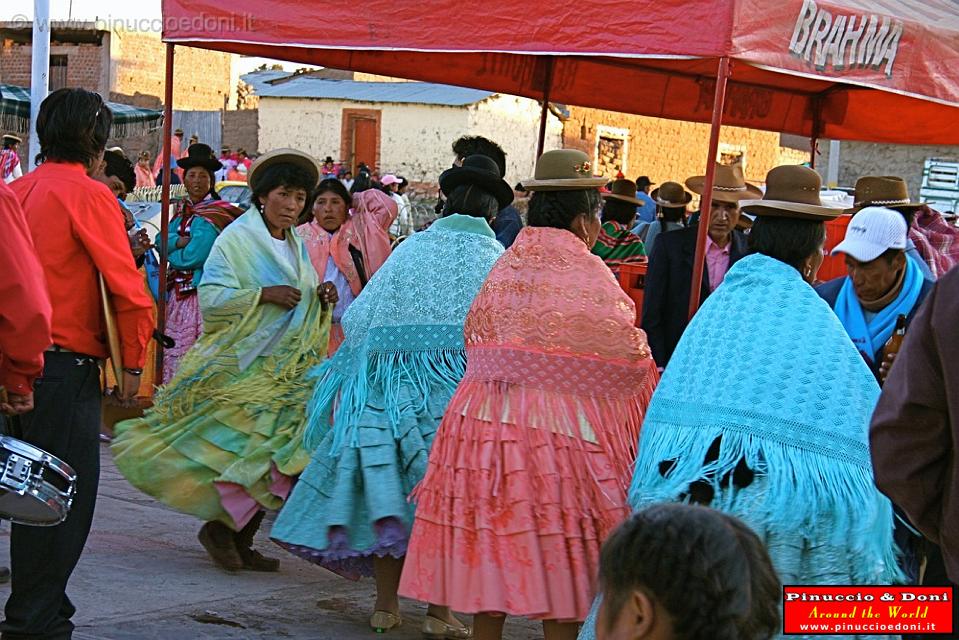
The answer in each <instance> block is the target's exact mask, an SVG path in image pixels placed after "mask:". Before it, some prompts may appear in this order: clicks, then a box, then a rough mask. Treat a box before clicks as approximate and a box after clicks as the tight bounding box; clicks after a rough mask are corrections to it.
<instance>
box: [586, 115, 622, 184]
mask: <svg viewBox="0 0 959 640" xmlns="http://www.w3.org/2000/svg"><path fill="white" fill-rule="evenodd" d="M628 152H629V129H618V128H615V127H607V126H606V125H599V126H597V127H596V151H595V154H594V160H595V163H596V166H595V167H594V169H593V173H594V174H596V175H598V176H604V177H606V178H609V179H610V180H615V179H616V175H617V174H618V173H619V172H621V171H622V172H623V173H625V172H626V168H627V165H628V161H629V160H628Z"/></svg>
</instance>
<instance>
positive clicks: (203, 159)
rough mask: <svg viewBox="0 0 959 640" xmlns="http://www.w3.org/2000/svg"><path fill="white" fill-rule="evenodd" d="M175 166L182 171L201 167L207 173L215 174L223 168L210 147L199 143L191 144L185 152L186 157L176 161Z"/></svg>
mask: <svg viewBox="0 0 959 640" xmlns="http://www.w3.org/2000/svg"><path fill="white" fill-rule="evenodd" d="M176 166H178V167H179V168H181V169H183V170H184V171H188V170H190V169H192V168H193V167H203V168H204V169H207V170H208V171H214V172H216V171H219V170H220V169H222V168H223V163H222V162H220V161H219V160H218V159H217V157H216V154H214V153H213V149H211V148H210V145H207V144H203V143H202V142H200V143H197V144H191V145H190V148H189V149H187V150H186V157H185V158H180V159H179V160H177V161H176Z"/></svg>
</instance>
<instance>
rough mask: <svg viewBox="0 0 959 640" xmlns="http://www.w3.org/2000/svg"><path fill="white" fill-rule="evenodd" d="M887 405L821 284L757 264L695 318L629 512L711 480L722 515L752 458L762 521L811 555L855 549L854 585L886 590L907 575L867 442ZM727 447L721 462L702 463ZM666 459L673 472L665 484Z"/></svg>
mask: <svg viewBox="0 0 959 640" xmlns="http://www.w3.org/2000/svg"><path fill="white" fill-rule="evenodd" d="M878 396H879V387H878V386H877V384H876V381H875V379H874V378H873V375H872V373H870V371H869V369H868V367H867V366H866V364H865V363H864V362H863V360H862V358H861V357H860V355H859V353H858V352H857V351H856V349H855V347H854V346H853V345H852V342H850V340H849V337H848V335H847V333H846V331H845V329H844V328H843V326H842V324H840V322H839V319H838V318H837V317H836V316H835V314H834V313H833V312H832V310H831V309H830V308H829V306H828V305H827V304H826V303H825V302H824V301H823V300H822V299H821V298H820V297H819V296H818V295H817V294H816V293H815V291H814V290H813V289H812V287H810V286H809V285H808V284H807V283H806V282H804V281H803V280H802V278H801V277H800V275H799V273H798V272H797V271H796V270H795V269H793V268H792V267H790V266H788V265H786V264H784V263H782V262H779V261H778V260H774V259H772V258H769V257H767V256H763V255H752V256H749V257H747V258H745V259H743V260H741V261H739V262H738V263H737V264H736V265H734V266H733V268H732V269H730V271H729V273H728V274H727V275H726V278H725V280H724V281H723V286H721V287H719V288H718V289H717V290H716V292H715V293H714V294H713V295H711V296H710V297H709V299H708V300H707V301H706V303H705V304H704V305H703V307H702V309H701V310H700V311H699V313H698V314H696V316H695V318H694V319H693V321H692V322H691V323H690V325H689V327H688V328H687V329H686V332H685V333H684V335H683V337H682V340H681V341H680V342H679V345H678V347H677V349H676V352H675V354H674V355H673V358H672V359H671V360H670V362H669V366H668V367H667V368H666V372H665V374H664V375H663V378H662V381H661V382H660V384H659V387H658V388H657V389H656V392H655V394H654V396H653V399H652V402H651V404H650V406H649V410H648V412H647V414H646V420H645V422H644V424H643V430H642V435H641V436H640V441H639V454H638V457H637V461H636V471H635V475H634V477H633V482H632V486H631V487H630V495H629V500H630V504H631V506H632V507H633V508H634V509H642V508H643V507H645V506H647V505H649V504H652V503H656V502H662V501H674V500H677V499H679V498H680V496H681V494H683V493H684V492H686V491H687V488H688V486H689V484H690V483H691V482H693V481H696V480H707V481H712V482H713V484H714V489H715V490H716V496H717V497H716V499H714V504H713V506H714V507H717V508H720V509H724V506H723V504H722V499H723V496H725V497H726V498H727V499H728V497H729V496H730V495H733V494H735V492H733V491H726V492H722V487H720V486H719V484H718V483H719V482H720V479H721V478H723V477H724V476H725V475H726V473H727V472H729V471H732V470H733V469H734V468H735V466H736V464H737V462H738V461H739V460H740V459H741V458H743V457H745V461H746V463H747V464H748V465H749V467H750V468H751V469H753V470H755V471H756V474H757V476H756V481H755V482H756V486H757V487H762V489H756V488H755V487H754V489H755V491H757V492H760V491H762V494H761V496H756V497H757V499H756V500H753V501H752V503H751V506H750V520H751V521H752V522H753V523H755V522H757V521H758V522H759V523H761V525H762V526H763V527H764V528H765V530H766V531H773V532H780V533H782V534H784V535H786V536H790V535H795V536H796V539H797V540H799V541H800V542H801V543H802V544H801V545H800V546H802V547H805V545H806V544H808V545H809V546H810V548H815V547H816V545H827V546H829V547H830V548H832V549H837V548H838V549H841V550H844V551H843V552H842V555H843V556H844V558H843V561H844V562H845V561H848V562H849V563H850V573H851V575H850V580H852V581H860V582H859V583H876V584H881V583H886V584H888V583H889V582H890V581H891V580H894V579H896V578H897V577H898V569H897V567H896V551H895V545H894V543H893V538H892V532H893V519H892V508H891V505H890V503H889V501H888V500H887V499H886V498H885V497H884V496H882V495H881V494H880V493H879V491H878V490H877V489H876V487H875V484H874V482H873V473H872V465H871V462H870V457H869V444H868V443H869V440H868V427H869V420H870V417H871V415H872V411H873V408H874V406H875V404H876V401H877V399H878ZM719 436H722V445H721V447H720V452H719V458H718V459H717V460H716V461H715V462H712V463H710V464H707V465H705V466H704V459H705V457H706V454H707V451H708V449H709V448H710V445H711V444H712V443H713V441H714V440H715V439H716V438H717V437H719ZM663 461H675V465H674V466H673V468H672V470H671V471H669V472H668V473H667V475H666V477H664V476H663V475H662V474H661V472H660V462H663ZM728 477H730V478H731V475H730V476H728ZM727 488H728V487H727ZM748 490H749V488H748V487H747V488H746V489H744V490H743V491H742V492H741V493H742V494H743V495H745V494H746V491H748ZM757 504H758V507H757ZM757 511H758V515H757ZM734 512H735V511H734ZM760 534H761V535H762V533H761V532H760ZM773 560H774V563H775V562H776V558H775V557H774V558H773ZM863 581H864V582H863Z"/></svg>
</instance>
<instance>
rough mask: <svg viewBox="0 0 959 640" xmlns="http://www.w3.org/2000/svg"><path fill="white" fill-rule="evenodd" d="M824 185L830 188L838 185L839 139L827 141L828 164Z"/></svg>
mask: <svg viewBox="0 0 959 640" xmlns="http://www.w3.org/2000/svg"><path fill="white" fill-rule="evenodd" d="M826 185H827V186H828V187H829V188H830V189H835V188H836V187H838V186H839V141H838V140H830V141H829V164H828V165H827V167H826Z"/></svg>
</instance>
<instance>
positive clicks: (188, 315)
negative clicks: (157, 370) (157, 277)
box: [162, 293, 203, 384]
mask: <svg viewBox="0 0 959 640" xmlns="http://www.w3.org/2000/svg"><path fill="white" fill-rule="evenodd" d="M165 333H166V335H168V336H170V337H171V338H172V339H173V341H174V342H175V343H176V344H175V345H174V346H173V347H170V348H169V349H164V350H163V380H162V383H163V384H167V383H168V382H170V380H171V379H172V378H173V376H174V375H176V372H177V369H179V368H180V359H181V358H182V357H183V356H184V355H186V352H187V351H189V350H190V347H192V346H193V343H194V342H196V341H197V338H199V337H200V334H202V333H203V316H202V315H200V298H199V296H198V295H197V294H195V293H194V294H192V295H189V296H186V297H184V298H180V297H179V296H177V295H176V294H173V295H171V296H170V300H169V302H168V306H167V314H166V329H165Z"/></svg>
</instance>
